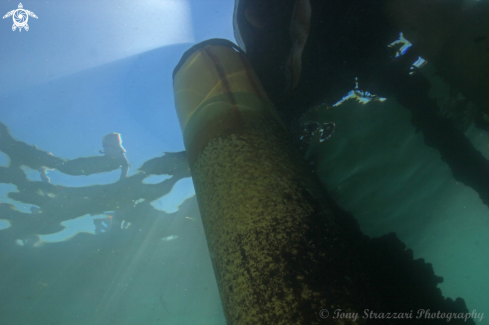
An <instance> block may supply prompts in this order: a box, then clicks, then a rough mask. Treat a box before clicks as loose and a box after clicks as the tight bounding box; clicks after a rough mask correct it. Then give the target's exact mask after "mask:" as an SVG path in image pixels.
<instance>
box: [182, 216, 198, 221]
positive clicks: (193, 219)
mask: <svg viewBox="0 0 489 325" xmlns="http://www.w3.org/2000/svg"><path fill="white" fill-rule="evenodd" d="M185 219H188V220H192V221H195V220H196V219H195V218H190V217H185Z"/></svg>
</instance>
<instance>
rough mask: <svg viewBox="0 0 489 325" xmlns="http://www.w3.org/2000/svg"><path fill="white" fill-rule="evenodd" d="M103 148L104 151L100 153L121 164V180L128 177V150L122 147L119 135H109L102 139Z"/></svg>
mask: <svg viewBox="0 0 489 325" xmlns="http://www.w3.org/2000/svg"><path fill="white" fill-rule="evenodd" d="M102 146H103V147H104V151H100V153H103V154H104V155H105V156H106V157H110V158H113V159H116V160H118V161H119V162H120V164H121V165H120V166H121V178H120V179H123V178H126V177H127V172H128V171H129V161H128V160H127V158H126V149H124V148H123V147H122V139H121V135H120V134H119V133H115V132H113V133H109V134H107V135H106V136H104V137H103V138H102Z"/></svg>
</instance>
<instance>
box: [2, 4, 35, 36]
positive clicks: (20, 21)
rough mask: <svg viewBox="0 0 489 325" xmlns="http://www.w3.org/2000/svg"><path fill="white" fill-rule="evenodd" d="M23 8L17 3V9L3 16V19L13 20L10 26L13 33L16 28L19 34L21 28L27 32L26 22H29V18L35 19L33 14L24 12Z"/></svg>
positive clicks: (27, 11)
mask: <svg viewBox="0 0 489 325" xmlns="http://www.w3.org/2000/svg"><path fill="white" fill-rule="evenodd" d="M23 8H24V7H23V6H22V3H19V9H16V10H12V11H9V12H7V14H6V15H5V16H3V19H5V18H8V17H10V16H12V18H13V20H14V24H13V25H12V31H15V30H16V29H17V28H19V32H21V31H22V28H24V29H25V30H26V31H28V30H29V25H27V20H29V16H31V17H34V18H36V19H37V16H36V14H35V13H33V12H32V11H29V10H25V9H23Z"/></svg>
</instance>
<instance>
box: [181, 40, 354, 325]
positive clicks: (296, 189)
mask: <svg viewBox="0 0 489 325" xmlns="http://www.w3.org/2000/svg"><path fill="white" fill-rule="evenodd" d="M173 76H174V95H175V104H176V108H177V112H178V116H179V120H180V124H181V128H182V132H183V137H184V142H185V147H186V150H187V153H188V159H189V164H190V169H191V172H192V177H193V181H194V185H195V191H196V193H197V199H198V202H199V207H200V212H201V214H202V221H203V224H204V229H205V232H206V238H207V243H208V246H209V251H210V254H211V257H212V261H213V265H214V271H215V275H216V279H217V283H218V287H219V292H220V295H221V299H222V303H223V307H224V311H225V315H226V319H227V321H228V324H233V325H235V324H250V325H251V324H253V325H258V324H267V325H272V324H284V325H292V324H301V325H304V324H308V325H309V324H328V323H330V322H331V323H333V322H336V321H338V322H339V321H343V323H348V321H345V320H344V319H341V320H333V319H332V318H331V316H330V317H329V318H327V319H324V316H325V313H324V312H323V314H322V315H320V311H321V310H322V309H325V308H326V309H329V311H330V312H332V310H333V308H341V309H342V310H343V311H352V310H353V309H352V307H351V305H350V304H349V303H347V300H348V298H345V297H350V296H352V294H353V293H352V291H351V290H350V289H349V288H348V283H347V282H345V283H343V282H342V281H343V280H341V281H339V282H338V281H336V280H334V279H335V278H342V279H343V278H344V276H343V275H341V276H339V277H338V276H337V274H338V273H337V271H334V270H333V269H334V267H331V266H332V264H334V261H338V260H341V257H340V255H341V254H342V248H341V247H342V246H341V245H340V244H338V241H339V234H340V232H341V231H340V229H339V227H338V226H337V225H336V224H335V222H334V220H333V219H334V218H333V217H332V214H331V212H330V211H328V208H327V207H325V206H324V205H321V203H320V200H321V191H320V190H319V189H318V187H317V185H316V183H315V180H314V178H313V177H312V174H311V172H310V171H308V169H307V168H305V166H304V163H303V159H302V158H301V157H300V155H299V154H298V152H296V151H295V148H294V147H293V145H292V143H291V142H290V141H289V139H288V136H287V132H286V130H285V127H284V125H283V123H282V122H281V119H280V117H279V115H278V113H277V111H276V109H275V108H274V106H273V105H272V104H271V102H270V101H269V100H268V98H267V95H266V94H265V92H264V91H263V89H262V87H261V85H260V82H259V80H258V79H257V77H256V75H255V73H254V71H253V69H252V68H251V66H250V64H249V62H248V60H247V58H246V56H245V54H244V53H242V52H241V51H240V50H239V49H238V48H237V47H236V46H235V45H234V44H232V43H231V42H229V41H225V40H209V41H206V42H203V43H201V44H198V45H196V46H194V47H193V48H191V49H190V50H189V51H187V52H186V53H185V54H184V56H183V58H182V60H181V61H180V63H179V64H178V66H177V67H176V68H175V71H174V75H173ZM343 267H345V266H344V265H343ZM320 272H326V273H320ZM328 272H329V273H328ZM335 272H336V273H335ZM345 273H348V272H346V271H345ZM321 277H322V278H321ZM319 278H321V279H320V280H319ZM338 287H340V288H338ZM321 316H322V317H321ZM356 323H357V324H358V323H362V322H361V319H360V320H357V322H356Z"/></svg>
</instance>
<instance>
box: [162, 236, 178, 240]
mask: <svg viewBox="0 0 489 325" xmlns="http://www.w3.org/2000/svg"><path fill="white" fill-rule="evenodd" d="M177 238H178V236H177V235H171V236H168V237H163V238H161V240H163V241H170V240H175V239H177Z"/></svg>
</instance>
